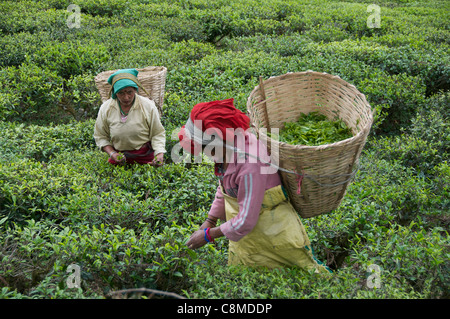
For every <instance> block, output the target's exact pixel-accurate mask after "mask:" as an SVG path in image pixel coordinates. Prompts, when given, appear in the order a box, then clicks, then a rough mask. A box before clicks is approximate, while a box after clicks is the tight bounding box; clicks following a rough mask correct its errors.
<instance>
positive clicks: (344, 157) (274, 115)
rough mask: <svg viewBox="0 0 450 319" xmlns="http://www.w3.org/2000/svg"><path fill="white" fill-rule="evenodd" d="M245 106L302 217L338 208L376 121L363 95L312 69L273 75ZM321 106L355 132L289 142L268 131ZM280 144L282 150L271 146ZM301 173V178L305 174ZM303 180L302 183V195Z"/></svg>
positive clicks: (319, 110)
mask: <svg viewBox="0 0 450 319" xmlns="http://www.w3.org/2000/svg"><path fill="white" fill-rule="evenodd" d="M247 110H248V112H249V117H250V120H251V122H252V126H253V127H254V129H255V130H256V132H257V134H258V136H259V138H260V139H261V140H262V141H263V142H264V143H266V145H267V146H268V149H269V151H271V153H272V154H271V155H272V156H273V158H272V159H273V160H275V161H278V165H279V166H280V167H281V168H283V169H286V170H289V171H291V172H296V173H298V174H295V173H289V172H284V171H280V175H281V179H282V183H283V186H284V187H285V188H286V191H287V192H288V195H289V200H290V201H291V203H292V205H293V206H294V208H295V209H296V210H297V212H298V213H299V215H300V216H301V217H303V218H309V217H314V216H317V215H320V214H324V213H328V212H331V211H332V210H334V209H336V208H337V207H338V206H339V204H340V203H341V201H342V198H343V197H344V194H345V191H346V188H347V186H348V184H349V182H350V180H351V177H352V176H353V174H354V173H355V171H356V168H357V163H358V159H359V156H360V154H361V151H362V149H363V147H364V144H365V143H366V139H367V136H368V134H369V131H370V128H371V126H372V122H373V112H372V109H371V107H370V105H369V103H368V102H367V101H366V98H365V96H364V95H363V94H362V93H360V92H359V91H358V90H357V89H356V88H355V87H354V86H353V85H351V84H349V83H347V82H346V81H344V80H342V79H341V78H339V77H338V76H333V75H330V74H327V73H318V72H313V71H307V72H298V73H287V74H284V75H281V76H277V77H271V78H269V79H267V80H266V81H264V82H261V84H260V85H258V86H257V87H255V88H254V90H253V91H252V92H251V94H250V96H249V97H248V100H247ZM312 111H318V112H319V113H321V114H324V115H326V116H327V117H328V118H329V119H335V118H336V116H337V117H339V118H340V119H342V120H343V121H344V123H345V124H346V125H347V126H348V127H349V128H350V129H351V130H352V132H353V137H351V138H348V139H346V140H343V141H339V142H336V143H333V144H327V145H320V146H304V145H290V144H287V143H283V142H280V141H278V140H274V139H271V138H269V137H268V136H267V135H266V134H265V132H267V131H269V132H270V129H271V128H279V129H280V130H281V129H282V128H283V124H284V123H285V122H294V121H297V120H298V118H299V116H300V114H301V113H309V112H312ZM275 147H277V148H278V152H275V151H272V149H273V150H275ZM302 176H303V177H302ZM299 182H300V185H301V188H300V194H298V193H297V191H298V190H299Z"/></svg>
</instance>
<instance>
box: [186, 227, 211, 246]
mask: <svg viewBox="0 0 450 319" xmlns="http://www.w3.org/2000/svg"><path fill="white" fill-rule="evenodd" d="M206 243H207V241H206V240H205V230H204V229H199V230H197V231H195V232H194V233H193V234H192V235H191V237H190V238H189V240H188V241H187V243H186V245H187V246H188V248H190V249H197V248H200V247H202V246H204V245H205V244H206Z"/></svg>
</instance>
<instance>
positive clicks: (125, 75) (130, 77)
mask: <svg viewBox="0 0 450 319" xmlns="http://www.w3.org/2000/svg"><path fill="white" fill-rule="evenodd" d="M123 79H128V80H131V81H133V82H134V83H136V85H137V86H138V87H139V88H141V89H142V90H143V91H144V92H145V94H147V95H148V97H150V94H149V93H148V92H147V90H146V89H145V88H144V87H143V86H142V84H141V82H139V80H138V78H137V77H136V76H134V75H133V74H130V73H119V74H116V75H114V78H113V80H112V84H111V89H110V90H109V97H111V95H112V90H113V88H114V84H115V83H116V82H117V81H119V80H123Z"/></svg>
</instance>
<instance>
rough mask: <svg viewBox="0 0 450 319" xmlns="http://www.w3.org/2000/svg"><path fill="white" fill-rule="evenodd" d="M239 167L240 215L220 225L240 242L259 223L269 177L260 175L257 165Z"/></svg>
mask: <svg viewBox="0 0 450 319" xmlns="http://www.w3.org/2000/svg"><path fill="white" fill-rule="evenodd" d="M239 166H240V167H239V169H238V170H237V173H238V176H237V178H236V183H237V184H238V185H239V189H238V194H237V201H238V204H239V213H238V215H237V216H235V217H234V218H232V219H230V220H229V221H227V222H226V223H223V224H222V225H220V229H221V230H222V233H223V234H224V235H225V236H226V237H227V238H228V239H229V240H232V241H239V240H240V239H241V238H242V237H244V236H245V235H247V234H248V233H250V232H251V231H252V230H253V228H254V227H255V225H256V223H257V222H258V218H259V214H260V211H261V205H262V202H263V198H264V193H265V190H266V189H265V188H266V182H267V176H268V175H267V174H261V173H260V165H258V164H256V163H255V164H248V163H247V164H242V165H239Z"/></svg>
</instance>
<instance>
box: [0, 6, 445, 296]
mask: <svg viewBox="0 0 450 319" xmlns="http://www.w3.org/2000/svg"><path fill="white" fill-rule="evenodd" d="M372 2H373V1H372V0H370V1H369V0H368V1H364V0H349V1H334V0H330V1H324V0H302V1H298V0H295V1H294V0H288V1H285V0H283V1H282V0H263V1H261V0H250V1H237V0H227V1H222V0H220V1H208V0H165V1H155V0H140V1H126V0H101V1H98V0H95V1H94V0H67V1H61V0H41V1H30V0H18V1H2V2H1V3H0V13H1V14H0V50H1V54H0V120H1V122H0V130H1V134H0V261H1V262H0V298H105V297H106V298H109V297H111V296H113V292H114V291H117V290H121V289H131V288H139V287H146V288H153V289H158V290H163V291H171V292H175V293H178V294H180V295H183V296H185V297H189V298H448V297H449V282H450V278H449V267H450V264H449V256H450V254H449V235H448V230H449V229H448V219H449V216H448V212H449V211H450V196H449V195H450V185H449V180H450V163H449V154H450V128H449V116H450V108H449V105H450V104H449V97H450V96H449V92H448V90H449V85H450V77H449V74H450V64H449V57H450V55H449V44H450V43H449V40H450V36H449V24H448V14H449V9H450V5H449V2H448V1H438V0H434V1H409V0H401V1H391V0H379V1H376V3H378V4H379V8H380V11H379V13H380V22H381V25H380V26H379V27H369V26H368V20H370V19H372V18H371V15H372V14H374V13H375V11H373V10H372V11H370V10H368V9H369V5H370V4H372ZM70 4H76V5H78V8H79V9H80V11H79V12H80V16H79V17H80V18H81V19H80V20H79V27H77V26H76V25H75V26H74V24H73V23H76V19H75V18H76V16H73V14H76V10H75V11H71V10H67V9H68V7H69V5H70ZM68 22H70V23H68ZM149 65H164V66H166V67H167V68H168V75H167V82H166V94H165V103H164V114H163V117H162V122H163V124H164V126H165V127H166V130H167V132H168V134H167V149H168V154H167V155H166V165H164V166H163V167H159V168H155V167H146V166H145V167H144V166H123V167H122V166H120V167H112V166H111V165H109V164H108V163H107V161H106V160H107V158H106V154H104V153H101V152H100V151H99V150H98V149H96V147H95V144H94V142H93V139H92V133H93V125H94V120H95V117H96V114H97V111H98V108H99V106H100V104H101V101H100V97H99V94H98V92H97V89H96V87H95V84H94V80H93V79H94V76H95V75H96V74H97V73H99V72H101V71H104V70H111V69H117V68H129V67H134V68H140V67H145V66H149ZM305 70H314V71H319V72H327V73H331V74H334V75H339V76H340V77H341V78H343V79H344V80H346V81H348V82H350V83H352V84H353V85H355V86H356V87H357V88H358V89H359V90H360V91H361V92H362V93H363V94H365V95H366V97H367V99H368V101H369V103H370V104H371V105H372V107H373V108H374V110H376V122H375V123H374V126H373V130H372V132H371V134H370V136H369V140H368V144H367V145H366V148H365V149H364V151H363V153H362V155H361V158H360V170H359V172H358V173H357V175H356V176H355V179H354V181H353V182H352V183H351V184H350V186H349V187H348V190H347V193H346V195H345V198H344V200H343V202H342V204H341V206H340V207H339V208H338V209H336V210H335V211H334V212H332V213H330V214H327V215H322V216H319V217H314V218H311V219H307V220H304V224H305V226H306V228H307V232H308V234H309V236H310V239H311V241H312V243H313V247H314V249H315V253H316V255H317V257H318V259H320V260H322V261H324V262H326V263H327V264H328V265H329V266H330V267H331V268H332V269H334V270H335V272H334V273H333V274H332V275H331V277H327V278H324V277H321V276H318V275H316V274H312V273H308V272H306V271H304V270H301V269H277V270H267V269H251V268H242V267H228V266H227V265H226V261H227V252H228V250H227V241H226V240H225V239H222V240H218V242H217V245H215V246H213V245H208V246H205V247H204V248H202V249H200V250H197V251H191V250H189V249H187V247H186V246H185V244H184V243H185V242H186V240H187V239H188V238H189V236H190V234H191V233H192V232H193V231H194V230H195V229H197V227H198V226H199V225H200V224H201V223H202V222H203V220H204V218H205V217H206V215H207V212H208V210H209V207H210V205H211V202H212V200H213V198H214V192H215V189H216V186H217V181H216V178H215V177H214V174H213V167H212V165H211V163H210V162H208V161H203V162H202V163H200V164H196V163H174V162H172V161H171V159H170V150H171V149H172V146H174V145H175V143H176V141H175V140H174V139H172V138H171V133H172V131H173V130H174V129H176V128H177V127H179V126H181V125H182V124H184V122H185V121H186V119H187V116H188V114H189V111H190V109H191V107H192V106H193V105H194V104H195V103H198V102H203V101H209V100H215V99H223V98H230V97H233V98H234V99H235V103H236V105H237V107H238V108H240V109H242V110H245V105H246V100H247V97H248V95H249V93H250V92H251V90H252V89H253V88H254V87H255V86H256V85H257V84H258V78H259V76H263V77H264V78H268V77H270V76H275V75H280V74H284V73H286V72H295V71H305ZM72 264H76V265H78V266H79V267H80V271H81V287H80V288H69V287H68V284H67V280H68V278H69V275H70V272H68V270H69V266H70V265H72ZM374 265H375V266H376V267H375V268H371V267H373V266H374ZM377 267H378V268H377ZM371 269H375V270H376V271H375V272H374V273H372V272H371ZM373 276H375V277H377V278H378V279H379V280H380V281H379V283H380V284H381V285H380V286H375V287H374V286H373V282H372V278H373Z"/></svg>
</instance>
